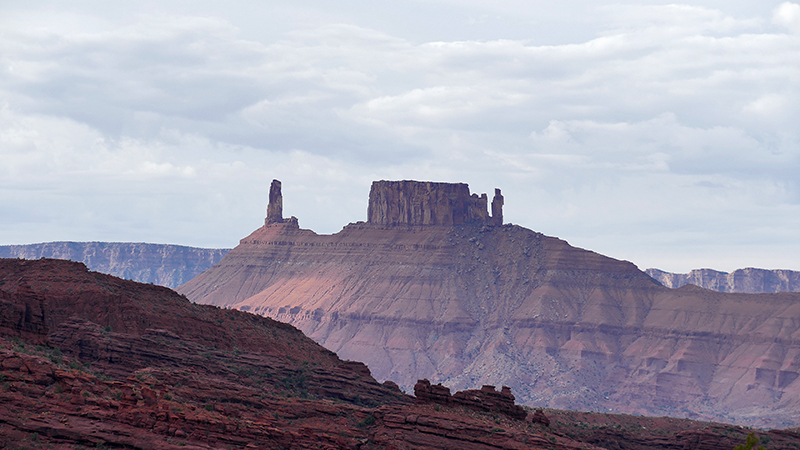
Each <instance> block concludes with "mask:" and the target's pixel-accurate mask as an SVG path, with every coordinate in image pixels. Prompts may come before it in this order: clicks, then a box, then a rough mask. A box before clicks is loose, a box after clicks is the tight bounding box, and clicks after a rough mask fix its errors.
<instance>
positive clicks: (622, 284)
mask: <svg viewBox="0 0 800 450" xmlns="http://www.w3.org/2000/svg"><path fill="white" fill-rule="evenodd" d="M409 183H412V182H396V184H390V183H388V182H379V183H377V184H375V185H373V190H372V194H371V201H370V217H372V220H371V221H368V222H367V223H364V222H359V223H355V224H350V225H348V226H346V227H344V229H343V230H342V231H340V232H339V233H336V234H333V235H317V234H316V233H314V232H313V231H310V230H305V229H300V228H299V227H297V226H289V225H287V224H271V225H265V226H264V227H262V228H260V229H258V230H256V231H254V232H253V233H252V234H251V235H250V236H248V237H246V238H244V239H242V240H241V241H240V244H239V245H238V246H237V247H236V248H235V249H233V250H232V251H231V252H230V253H229V254H228V255H226V257H225V258H223V259H222V260H221V261H220V262H219V263H218V264H216V265H215V266H214V267H212V268H211V269H209V270H207V271H206V272H204V273H203V274H201V275H199V276H198V277H196V278H195V279H193V280H191V281H190V282H189V283H187V284H185V285H183V286H182V287H181V288H180V289H179V290H180V292H183V293H185V294H186V295H187V296H188V297H189V298H190V299H192V300H194V301H198V302H202V303H211V304H215V305H220V306H226V307H233V308H238V309H241V310H245V311H251V312H255V313H258V314H263V315H266V316H269V317H273V318H276V319H278V320H281V321H285V322H289V323H291V324H293V325H295V326H297V327H298V328H300V329H301V330H303V331H304V332H305V333H306V334H308V335H309V336H310V337H312V338H313V339H314V340H316V341H317V342H319V343H321V344H323V345H324V346H326V347H327V348H329V349H331V350H334V351H336V352H337V353H338V354H340V355H341V356H342V357H344V358H348V359H357V360H362V361H365V362H366V363H367V364H368V365H369V367H370V369H371V370H372V373H373V374H375V376H376V378H378V379H379V380H385V379H391V380H394V381H396V382H397V383H398V384H399V385H400V387H401V388H402V389H404V390H406V391H410V390H411V389H412V387H413V386H414V383H415V382H416V380H418V379H421V378H428V379H429V380H431V381H432V382H434V383H444V384H447V385H449V386H452V387H454V388H455V389H468V388H470V387H472V386H476V385H484V384H487V385H495V386H496V385H505V386H509V387H511V388H512V389H513V390H514V392H515V394H516V396H517V399H518V400H519V401H520V402H521V403H522V404H526V405H530V406H548V407H559V408H570V409H582V410H601V411H620V412H631V413H639V414H652V415H673V416H681V417H687V416H688V417H693V418H705V419H713V420H721V421H726V422H735V423H740V424H752V425H759V426H784V425H785V426H790V425H796V424H797V417H800V389H798V386H800V385H798V384H797V383H800V381H797V378H798V374H800V322H798V321H796V320H795V318H796V317H800V295H798V294H759V295H755V294H735V295H734V294H724V293H719V292H713V291H708V290H704V289H701V288H698V287H694V286H685V287H683V288H680V289H669V288H666V287H664V286H662V285H660V284H659V283H658V282H656V281H655V280H654V279H652V278H651V277H649V276H648V275H647V274H645V273H643V272H642V271H640V270H639V269H638V268H636V266H634V265H633V264H631V263H629V262H626V261H619V260H615V259H612V258H608V257H605V256H602V255H599V254H597V253H594V252H591V251H587V250H583V249H579V248H575V247H572V246H570V245H569V244H568V243H567V242H565V241H563V240H560V239H557V238H554V237H548V236H544V235H542V234H540V233H536V232H534V231H531V230H528V229H525V228H522V227H519V226H515V225H502V226H497V225H492V224H491V223H490V222H486V221H484V220H485V217H484V218H483V219H482V220H481V221H478V222H469V223H467V222H464V223H461V224H459V225H444V224H443V223H442V222H441V221H439V219H436V220H434V219H433V218H438V217H443V216H442V215H441V212H440V211H439V210H438V209H436V208H438V206H436V205H439V204H441V203H437V202H431V201H428V203H425V201H426V200H424V199H428V198H450V197H449V196H450V195H451V194H452V193H453V192H460V194H458V196H457V197H456V198H459V199H468V198H475V197H471V196H469V195H467V194H465V193H464V188H462V187H460V186H461V185H456V186H452V185H447V186H446V187H443V188H441V189H438V188H437V184H435V183H432V184H431V183H419V184H409ZM429 190H431V192H430V194H428V192H429ZM409 192H411V193H420V192H422V193H425V194H424V195H422V194H419V195H418V194H413V195H410V194H408V193H409ZM378 194H380V195H378ZM409 195H410V196H409ZM393 198H397V199H402V198H406V199H407V198H416V199H423V200H421V202H422V203H421V204H416V205H407V206H403V207H402V208H400V207H398V208H396V211H417V212H415V213H413V214H410V215H409V214H405V215H404V214H400V213H399V212H396V213H395V212H390V207H389V206H390V205H389V199H393ZM478 198H479V197H478ZM448 204H456V205H463V203H458V202H455V203H448ZM426 205H427V206H426ZM443 210H445V211H448V214H450V212H452V211H462V212H463V211H466V209H464V208H462V207H461V206H459V207H457V208H451V209H447V208H445V209H443ZM375 211H384V212H381V213H376V212H375ZM465 214H466V213H464V214H462V215H460V216H458V217H462V218H464V217H467V215H465ZM444 216H445V217H456V216H454V215H451V216H447V214H445V215H444ZM487 216H488V214H487ZM394 217H406V218H408V217H411V218H413V220H412V219H408V220H405V219H404V220H405V221H399V219H398V220H395V219H393V218H394ZM426 217H429V218H431V219H430V221H432V222H430V223H432V224H429V225H425V224H424V223H425V221H426V220H428V219H425V218H426ZM450 220H451V219H448V221H447V223H449V221H450ZM453 220H454V219H453ZM459 220H461V219H459ZM398 221H399V223H396V222H398ZM393 224H394V225H393ZM420 224H422V225H420Z"/></svg>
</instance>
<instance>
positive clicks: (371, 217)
mask: <svg viewBox="0 0 800 450" xmlns="http://www.w3.org/2000/svg"><path fill="white" fill-rule="evenodd" d="M487 201H488V200H487V197H486V194H482V195H481V196H480V197H478V195H476V194H472V195H470V193H469V186H467V185H466V184H464V183H434V182H429V181H426V182H419V181H408V180H406V181H375V182H373V183H372V188H371V189H370V192H369V207H368V209H367V223H369V224H372V225H462V224H466V223H471V224H481V225H483V224H487V223H490V222H491V223H494V224H497V225H502V224H503V197H502V195H500V189H496V190H495V198H494V200H493V201H492V216H491V217H490V216H489V214H488V213H487V210H486V208H487Z"/></svg>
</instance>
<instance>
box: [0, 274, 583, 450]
mask: <svg viewBox="0 0 800 450" xmlns="http://www.w3.org/2000/svg"><path fill="white" fill-rule="evenodd" d="M0 312H1V313H2V322H1V323H0V448H13V449H19V448H59V449H77V448H86V447H96V448H131V449H178V448H189V449H234V448H235V449H244V448H248V449H250V448H257V449H259V448H263V449H275V448H308V449H312V448H313V449H410V448H415V449H452V448H463V449H476V450H478V449H480V450H486V449H500V448H503V449H523V448H533V449H543V448H556V449H559V450H568V449H578V448H589V449H593V448H595V447H593V446H591V445H587V444H584V443H581V442H578V441H575V440H573V439H570V438H568V437H566V436H562V435H555V434H554V433H552V432H549V431H545V430H541V429H540V428H538V427H537V426H535V425H534V424H531V423H528V422H524V421H520V420H512V419H509V418H505V417H495V416H494V414H493V411H492V410H489V411H487V412H484V413H479V412H475V411H470V410H465V409H463V408H459V407H457V406H453V407H447V408H441V409H434V408H431V407H429V406H430V405H415V404H414V403H413V402H412V401H411V397H408V396H405V395H403V394H401V393H400V392H399V391H397V390H393V389H392V388H391V387H387V386H384V385H380V384H378V383H377V382H376V381H375V380H374V379H373V378H372V377H371V376H370V374H369V370H368V369H367V368H366V366H364V365H363V364H361V363H358V362H350V361H341V360H339V358H337V357H336V355H335V354H333V353H331V352H330V351H328V350H325V349H323V348H322V347H320V346H319V345H317V344H315V343H314V342H313V341H311V340H310V339H308V338H306V337H305V336H303V335H302V333H300V332H299V331H298V330H297V329H295V328H293V327H291V326H289V325H286V324H282V323H278V322H275V321H273V320H271V319H268V318H264V317H259V316H255V315H251V314H247V313H243V312H240V311H235V310H221V309H218V308H215V307H211V306H201V305H196V304H191V303H189V302H188V301H186V300H185V299H183V298H181V297H180V296H179V295H177V294H176V293H174V292H172V291H170V290H168V289H166V288H162V287H157V286H151V285H143V284H139V283H134V282H130V281H124V280H120V279H117V278H114V277H111V276H107V275H103V274H99V273H93V272H89V271H88V270H86V268H85V266H83V265H82V264H79V263H73V262H69V261H62V260H36V261H22V260H16V259H15V260H7V259H6V260H0ZM545 445H546V447H545Z"/></svg>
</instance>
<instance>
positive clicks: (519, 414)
mask: <svg viewBox="0 0 800 450" xmlns="http://www.w3.org/2000/svg"><path fill="white" fill-rule="evenodd" d="M414 396H415V397H417V401H418V402H422V403H435V404H439V405H456V406H463V407H466V408H469V409H472V410H475V411H483V412H488V413H497V414H503V415H504V416H506V417H509V418H511V419H515V420H525V417H526V416H527V415H528V413H527V412H525V409H524V408H523V407H521V406H519V405H516V404H514V395H512V394H511V388H509V387H508V386H503V387H502V389H501V390H500V392H497V390H496V389H495V387H494V386H491V385H484V386H483V387H482V388H481V389H480V390H477V389H469V390H464V391H458V392H456V393H455V394H453V396H450V389H449V388H447V387H445V386H442V385H441V383H440V384H437V385H431V382H430V381H429V380H428V379H423V380H419V381H417V384H415V385H414Z"/></svg>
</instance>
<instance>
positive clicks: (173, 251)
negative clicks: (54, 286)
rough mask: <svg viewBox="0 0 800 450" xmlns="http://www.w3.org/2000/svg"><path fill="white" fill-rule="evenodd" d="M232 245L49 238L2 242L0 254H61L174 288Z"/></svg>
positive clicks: (31, 256)
mask: <svg viewBox="0 0 800 450" xmlns="http://www.w3.org/2000/svg"><path fill="white" fill-rule="evenodd" d="M229 251H230V249H220V248H196V247H185V246H182V245H167V244H143V243H129V242H46V243H41V244H27V245H3V246H0V258H23V259H39V258H58V259H68V260H70V261H77V262H82V263H84V264H86V266H87V267H88V268H89V269H91V270H94V271H97V272H102V273H107V274H109V275H114V276H117V277H120V278H125V279H127V280H133V281H139V282H141V283H152V284H158V285H161V286H167V287H170V288H174V287H177V286H180V285H181V284H183V283H185V282H187V281H189V280H191V279H192V278H193V277H194V276H195V275H197V274H199V273H200V272H202V271H204V270H206V269H208V268H209V267H211V266H212V265H214V264H215V263H216V262H217V261H219V260H220V259H222V257H223V256H225V254H226V253H228V252H229Z"/></svg>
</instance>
